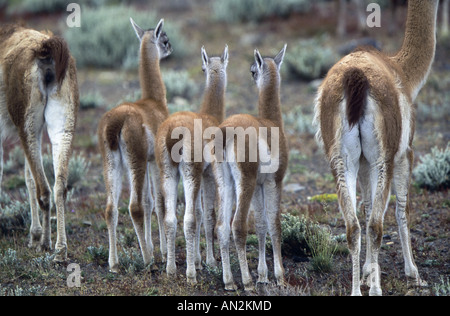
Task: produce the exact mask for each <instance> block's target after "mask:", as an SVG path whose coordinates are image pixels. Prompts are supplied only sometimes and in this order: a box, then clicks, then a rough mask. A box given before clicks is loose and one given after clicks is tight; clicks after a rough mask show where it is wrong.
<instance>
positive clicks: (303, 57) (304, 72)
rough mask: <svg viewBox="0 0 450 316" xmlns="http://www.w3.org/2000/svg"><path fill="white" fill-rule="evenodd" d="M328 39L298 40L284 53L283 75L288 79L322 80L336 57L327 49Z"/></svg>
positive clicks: (324, 37) (323, 37)
mask: <svg viewBox="0 0 450 316" xmlns="http://www.w3.org/2000/svg"><path fill="white" fill-rule="evenodd" d="M327 39H328V37H327V36H321V37H315V38H311V39H306V40H300V41H299V42H298V43H296V44H294V45H291V46H290V47H289V49H288V50H287V51H286V57H285V59H284V60H285V65H286V66H285V67H284V68H283V69H284V70H283V72H284V74H285V75H286V76H287V77H288V78H293V79H302V80H314V79H319V78H322V77H323V76H324V75H325V74H326V73H327V72H328V70H329V69H330V68H331V67H332V66H333V65H334V63H335V62H336V61H337V59H338V57H337V55H336V53H335V52H334V51H333V49H331V48H330V47H327V45H326V42H327Z"/></svg>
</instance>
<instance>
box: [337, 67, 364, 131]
mask: <svg viewBox="0 0 450 316" xmlns="http://www.w3.org/2000/svg"><path fill="white" fill-rule="evenodd" d="M343 83H344V91H345V99H346V100H347V119H348V122H349V125H350V128H352V127H353V126H355V125H356V124H357V123H358V122H359V120H360V119H361V117H362V116H363V115H364V111H365V108H366V104H367V97H368V92H369V88H370V84H369V81H368V79H367V77H366V75H365V74H364V72H363V71H362V70H361V69H358V68H350V69H349V70H347V71H346V72H345V74H344V79H343Z"/></svg>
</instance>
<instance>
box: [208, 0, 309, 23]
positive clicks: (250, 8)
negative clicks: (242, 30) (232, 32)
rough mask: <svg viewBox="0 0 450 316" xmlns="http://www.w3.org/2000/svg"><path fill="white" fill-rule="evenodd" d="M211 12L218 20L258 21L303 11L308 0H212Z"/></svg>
mask: <svg viewBox="0 0 450 316" xmlns="http://www.w3.org/2000/svg"><path fill="white" fill-rule="evenodd" d="M212 5H213V12H214V15H215V17H216V18H217V19H218V20H220V21H226V22H236V21H252V22H258V21H261V20H263V19H265V18H268V17H270V16H286V15H289V14H290V13H292V12H305V11H307V10H308V9H309V8H310V6H311V3H310V1H308V0H245V1H242V0H227V1H223V0H214V1H213V4H212Z"/></svg>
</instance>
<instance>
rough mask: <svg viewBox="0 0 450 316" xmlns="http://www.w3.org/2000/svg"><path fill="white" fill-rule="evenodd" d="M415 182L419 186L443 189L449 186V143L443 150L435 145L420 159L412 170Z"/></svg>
mask: <svg viewBox="0 0 450 316" xmlns="http://www.w3.org/2000/svg"><path fill="white" fill-rule="evenodd" d="M413 175H414V178H415V180H416V183H417V184H418V185H419V187H421V188H426V189H429V190H432V191H433V190H443V189H447V188H449V187H450V143H449V144H447V148H446V149H445V150H439V149H438V148H437V147H434V148H432V149H431V153H430V154H427V155H425V156H424V157H422V158H421V159H420V164H419V165H418V166H417V167H416V168H415V169H414V171H413Z"/></svg>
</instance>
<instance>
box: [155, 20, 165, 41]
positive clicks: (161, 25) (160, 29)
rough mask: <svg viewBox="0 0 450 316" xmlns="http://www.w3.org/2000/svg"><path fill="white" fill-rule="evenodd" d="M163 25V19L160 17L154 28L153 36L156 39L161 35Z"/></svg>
mask: <svg viewBox="0 0 450 316" xmlns="http://www.w3.org/2000/svg"><path fill="white" fill-rule="evenodd" d="M163 27H164V19H161V20H160V21H159V23H158V25H157V26H156V28H155V38H156V39H158V38H159V37H160V36H161V33H162V30H163Z"/></svg>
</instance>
